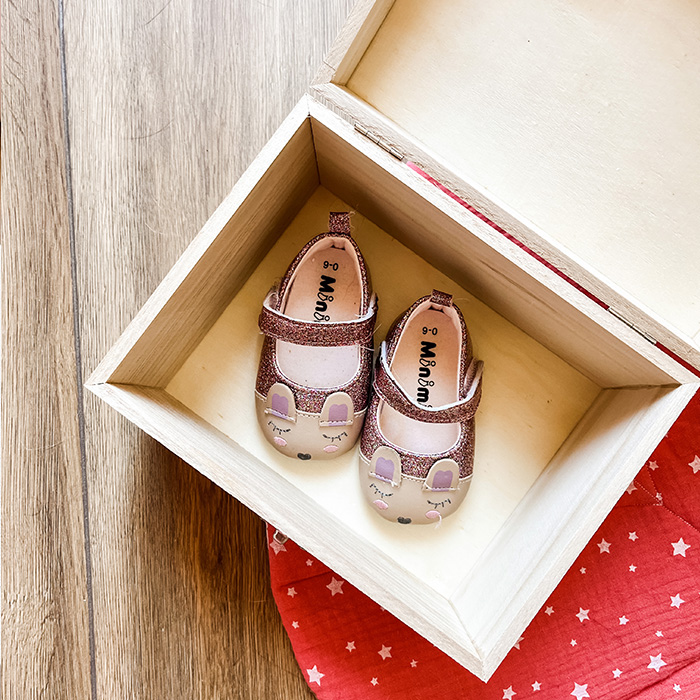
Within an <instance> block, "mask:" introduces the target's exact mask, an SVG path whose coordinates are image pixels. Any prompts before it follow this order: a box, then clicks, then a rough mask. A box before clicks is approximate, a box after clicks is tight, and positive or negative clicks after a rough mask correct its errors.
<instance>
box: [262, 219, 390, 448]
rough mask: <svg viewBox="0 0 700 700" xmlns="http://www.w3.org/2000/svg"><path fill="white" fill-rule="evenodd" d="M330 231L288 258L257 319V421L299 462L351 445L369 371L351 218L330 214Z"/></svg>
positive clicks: (365, 290)
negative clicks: (259, 345) (259, 349)
mask: <svg viewBox="0 0 700 700" xmlns="http://www.w3.org/2000/svg"><path fill="white" fill-rule="evenodd" d="M328 228H329V231H328V232H327V233H322V234H320V235H318V236H316V237H315V238H313V239H312V240H310V241H309V242H308V243H307V244H306V245H305V246H304V247H303V248H302V249H301V251H300V252H299V254H298V255H297V256H296V258H294V260H293V261H292V263H291V265H290V266H289V268H288V269H287V272H286V273H285V275H284V277H283V278H282V281H281V282H280V284H279V286H277V287H273V289H272V290H271V291H270V292H269V294H268V295H267V297H266V298H265V301H264V302H263V307H262V312H261V313H260V318H259V319H258V324H259V326H260V330H261V331H262V332H263V333H264V334H265V340H264V341H263V348H262V353H261V356H260V366H259V368H258V377H257V382H256V387H255V404H256V411H257V416H258V422H259V423H260V427H261V428H262V430H263V433H264V434H265V437H266V438H267V440H268V442H269V443H270V444H271V445H273V446H274V447H276V448H277V450H278V451H279V452H281V453H282V454H284V455H287V456H288V457H293V458H295V459H296V458H298V459H302V460H307V459H330V458H332V457H337V456H338V455H341V454H343V453H344V452H347V451H348V450H349V449H350V448H351V447H352V446H353V445H354V444H355V442H356V441H357V438H358V436H359V434H360V431H361V429H362V423H363V420H364V417H365V412H366V410H367V401H368V395H369V381H370V374H371V371H372V355H373V352H374V346H373V342H372V334H373V333H374V323H375V320H376V316H377V299H376V296H375V295H373V294H372V290H371V283H370V279H369V273H368V271H367V267H366V266H365V261H364V259H363V257H362V254H361V253H360V250H359V248H358V247H357V244H356V243H355V241H354V240H353V239H352V237H351V235H350V215H349V214H348V213H347V212H331V214H330V218H329V227H328Z"/></svg>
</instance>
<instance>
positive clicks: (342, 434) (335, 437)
mask: <svg viewBox="0 0 700 700" xmlns="http://www.w3.org/2000/svg"><path fill="white" fill-rule="evenodd" d="M322 435H323V437H324V438H326V440H330V441H331V443H332V442H333V441H334V440H338V441H340V440H341V439H342V437H343V436H345V437H347V436H348V434H347V433H346V432H345V431H343V432H342V433H340V435H326V434H325V433H322Z"/></svg>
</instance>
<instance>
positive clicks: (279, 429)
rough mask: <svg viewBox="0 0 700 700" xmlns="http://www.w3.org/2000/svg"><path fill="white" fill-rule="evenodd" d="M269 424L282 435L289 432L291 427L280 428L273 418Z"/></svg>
mask: <svg viewBox="0 0 700 700" xmlns="http://www.w3.org/2000/svg"><path fill="white" fill-rule="evenodd" d="M267 424H268V425H269V426H271V427H272V430H274V431H275V432H276V433H279V434H280V435H282V433H288V432H289V431H290V430H291V428H280V427H278V426H276V425H275V424H274V423H273V422H272V421H271V420H269V421H267Z"/></svg>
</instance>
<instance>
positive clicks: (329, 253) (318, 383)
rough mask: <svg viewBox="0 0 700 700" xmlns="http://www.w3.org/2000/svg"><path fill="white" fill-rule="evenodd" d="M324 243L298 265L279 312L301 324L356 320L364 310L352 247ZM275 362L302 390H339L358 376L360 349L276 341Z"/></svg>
mask: <svg viewBox="0 0 700 700" xmlns="http://www.w3.org/2000/svg"><path fill="white" fill-rule="evenodd" d="M331 242H332V243H331ZM323 243H325V244H326V245H325V246H323V247H321V246H317V247H315V248H312V249H311V250H310V251H309V252H308V253H307V254H306V256H305V257H304V259H303V260H302V261H301V263H300V264H299V266H298V267H297V269H296V273H295V274H294V276H293V278H292V282H291V284H290V286H289V289H288V290H287V293H286V303H285V304H284V307H283V308H282V311H283V313H285V314H286V315H287V316H291V317H292V318H297V319H300V320H302V321H319V322H321V323H334V322H337V321H352V320H355V319H357V318H358V317H359V316H360V313H361V307H362V279H361V276H360V268H359V264H358V261H357V256H356V254H355V251H354V250H353V249H352V248H350V244H348V248H347V249H346V248H345V244H346V241H345V239H343V238H338V239H335V240H334V239H325V240H324V241H323ZM336 246H337V247H336ZM341 246H342V247H341ZM277 363H278V365H279V368H280V370H281V371H282V374H284V375H285V376H286V377H289V379H291V380H292V381H293V382H296V383H297V384H301V385H302V386H309V387H317V388H326V387H334V386H340V385H342V384H346V383H347V382H349V381H350V380H351V379H352V378H353V377H354V376H355V374H357V370H358V368H359V364H360V349H359V347H358V346H357V345H349V346H341V347H317V346H306V345H294V344H293V343H287V342H284V341H281V340H278V341H277Z"/></svg>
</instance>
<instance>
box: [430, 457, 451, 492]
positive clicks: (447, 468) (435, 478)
mask: <svg viewBox="0 0 700 700" xmlns="http://www.w3.org/2000/svg"><path fill="white" fill-rule="evenodd" d="M458 488H459V465H458V464H457V462H455V461H454V459H439V460H438V461H437V462H435V463H434V464H433V466H432V467H430V471H429V472H428V475H427V476H426V477H425V481H424V482H423V489H424V490H426V491H456V490H457V489H458Z"/></svg>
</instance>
